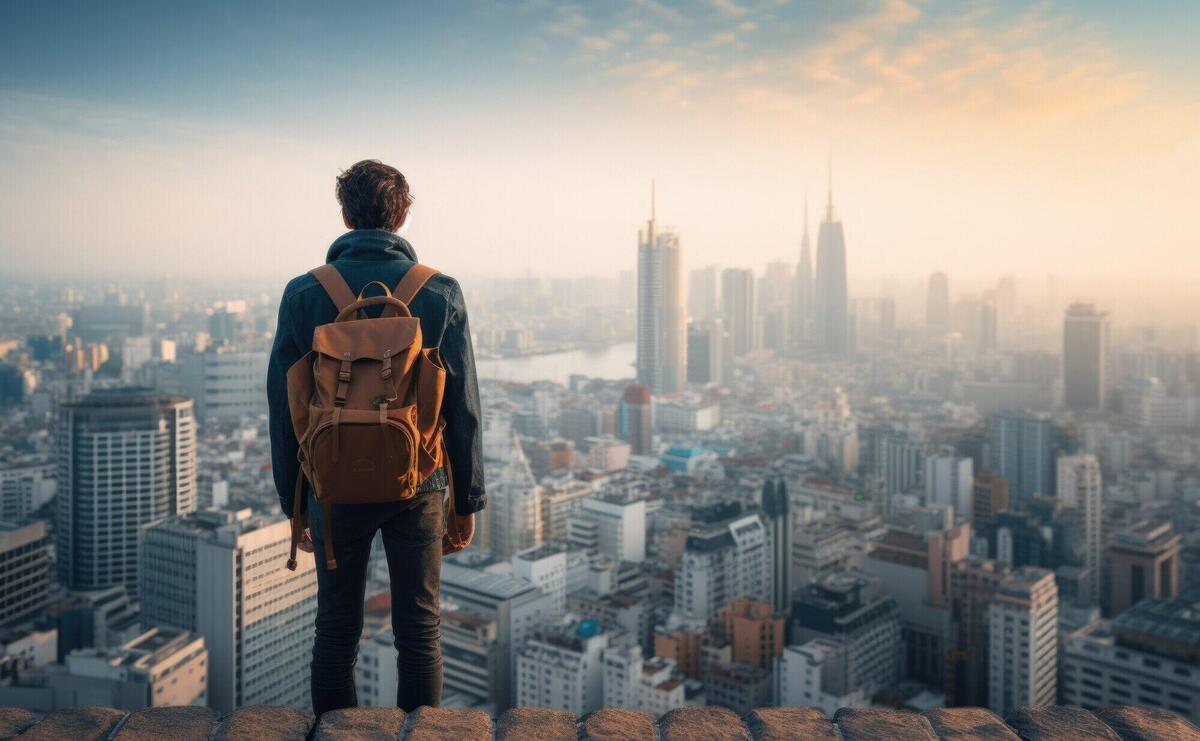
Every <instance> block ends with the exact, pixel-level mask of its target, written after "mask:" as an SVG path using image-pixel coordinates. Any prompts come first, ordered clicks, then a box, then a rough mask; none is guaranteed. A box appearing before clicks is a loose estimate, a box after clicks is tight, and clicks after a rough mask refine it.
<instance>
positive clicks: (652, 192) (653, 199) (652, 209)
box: [650, 177, 655, 221]
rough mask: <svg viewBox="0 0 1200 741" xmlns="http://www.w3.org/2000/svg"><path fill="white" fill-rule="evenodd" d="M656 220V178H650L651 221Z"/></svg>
mask: <svg viewBox="0 0 1200 741" xmlns="http://www.w3.org/2000/svg"><path fill="white" fill-rule="evenodd" d="M654 218H655V197H654V178H653V177H651V178H650V220H651V221H654Z"/></svg>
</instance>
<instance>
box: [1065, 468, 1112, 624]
mask: <svg viewBox="0 0 1200 741" xmlns="http://www.w3.org/2000/svg"><path fill="white" fill-rule="evenodd" d="M1103 486H1104V483H1103V477H1102V476H1101V474H1100V462H1099V461H1098V460H1097V459H1096V456H1094V455H1091V454H1090V453H1079V454H1077V455H1064V456H1061V457H1060V458H1059V459H1058V498H1059V500H1060V501H1062V503H1063V504H1064V505H1066V506H1067V507H1071V508H1072V509H1074V510H1075V511H1076V512H1077V513H1078V520H1077V522H1078V524H1079V532H1080V533H1081V534H1082V536H1083V565H1084V566H1085V567H1087V569H1088V570H1089V571H1090V572H1091V578H1090V579H1089V580H1088V582H1087V583H1088V585H1089V586H1090V589H1091V593H1090V594H1089V595H1086V598H1087V599H1086V601H1085V602H1084V604H1086V605H1089V606H1095V605H1099V604H1100V555H1101V553H1102V552H1103V542H1102V540H1101V538H1102V536H1103V533H1102V523H1103V513H1104V500H1103ZM1079 596H1080V597H1081V598H1082V597H1085V595H1079Z"/></svg>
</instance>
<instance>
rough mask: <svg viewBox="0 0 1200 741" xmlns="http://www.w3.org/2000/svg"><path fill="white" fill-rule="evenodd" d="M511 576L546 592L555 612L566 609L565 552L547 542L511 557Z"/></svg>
mask: <svg viewBox="0 0 1200 741" xmlns="http://www.w3.org/2000/svg"><path fill="white" fill-rule="evenodd" d="M512 569H513V576H519V577H521V578H522V579H525V580H526V581H528V582H529V583H530V584H533V585H534V586H535V587H538V588H540V589H541V590H542V591H543V592H544V593H546V594H547V595H548V596H549V597H550V599H551V603H552V604H553V605H554V611H555V612H566V610H567V552H566V550H564V549H562V548H559V547H556V546H553V545H550V544H549V543H547V544H544V545H539V546H534V547H533V548H528V549H526V550H523V551H521V552H520V553H517V554H516V555H514V556H513V557H512Z"/></svg>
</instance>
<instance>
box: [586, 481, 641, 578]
mask: <svg viewBox="0 0 1200 741" xmlns="http://www.w3.org/2000/svg"><path fill="white" fill-rule="evenodd" d="M571 518H572V538H571V540H572V542H573V543H575V544H576V545H578V546H579V547H581V548H595V549H596V550H597V551H599V552H600V553H603V554H604V555H606V556H608V557H609V558H612V559H615V560H617V561H632V562H634V563H641V562H642V561H645V560H646V501H645V500H644V499H637V500H634V501H625V500H624V499H622V498H620V497H619V496H616V495H611V496H604V495H598V496H590V497H587V498H585V499H581V500H579V510H578V512H576V513H575V514H573V515H572V516H571ZM576 521H578V524H579V525H581V526H583V527H576Z"/></svg>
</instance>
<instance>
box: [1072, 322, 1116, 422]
mask: <svg viewBox="0 0 1200 741" xmlns="http://www.w3.org/2000/svg"><path fill="white" fill-rule="evenodd" d="M1107 356H1108V315H1107V314H1104V313H1102V312H1099V311H1096V307H1095V306H1093V305H1091V304H1071V306H1070V307H1069V308H1068V309H1067V314H1066V318H1065V319H1064V320H1063V364H1062V368H1063V401H1064V402H1065V403H1066V405H1067V408H1068V409H1072V410H1075V411H1077V412H1083V411H1100V410H1103V409H1104V390H1105V367H1104V366H1105V362H1106V360H1107Z"/></svg>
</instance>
